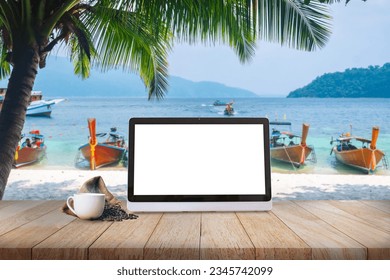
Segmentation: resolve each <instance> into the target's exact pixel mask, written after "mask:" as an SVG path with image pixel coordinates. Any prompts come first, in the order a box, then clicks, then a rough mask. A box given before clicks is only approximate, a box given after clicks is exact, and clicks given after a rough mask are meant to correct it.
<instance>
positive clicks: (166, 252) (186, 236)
mask: <svg viewBox="0 0 390 280" xmlns="http://www.w3.org/2000/svg"><path fill="white" fill-rule="evenodd" d="M200 220H201V214H200V213H165V214H164V215H163V216H162V217H161V219H160V222H159V223H158V225H157V227H156V229H155V230H154V232H153V233H152V236H151V237H150V239H149V241H148V242H147V244H146V246H145V250H144V258H145V259H159V260H170V259H176V260H182V259H199V243H200V234H199V233H200Z"/></svg>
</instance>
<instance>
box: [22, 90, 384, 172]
mask: <svg viewBox="0 0 390 280" xmlns="http://www.w3.org/2000/svg"><path fill="white" fill-rule="evenodd" d="M56 98H61V97H60V96H59V97H56ZM214 101H215V99H198V98H197V99H188V98H183V99H172V98H166V99H163V100H152V101H148V100H147V99H146V98H127V97H111V96H109V95H107V96H106V97H104V98H103V97H69V98H68V99H66V100H65V101H64V102H61V103H59V104H56V105H55V107H54V109H53V112H52V115H51V117H27V118H26V122H25V125H24V129H23V132H24V133H28V132H29V131H31V130H40V132H41V134H43V135H44V136H45V143H46V146H47V152H46V157H45V158H44V159H43V160H42V161H41V162H40V163H38V164H35V165H31V166H28V167H23V168H26V169H76V168H80V166H78V167H76V165H75V160H76V157H77V154H78V148H79V147H80V146H81V145H83V144H85V143H87V142H88V134H89V131H88V125H87V119H88V118H96V122H97V128H96V130H97V132H108V131H109V130H110V128H111V127H116V128H117V130H118V132H122V133H123V134H124V135H125V136H126V140H127V139H128V122H129V119H130V118H132V117H221V118H236V117H267V118H269V119H270V121H276V120H277V121H288V122H291V123H292V126H291V131H292V132H293V133H295V134H298V135H300V133H301V128H302V124H303V123H308V124H309V125H310V129H309V135H308V139H307V143H308V144H309V145H313V146H314V148H315V153H316V158H317V162H316V163H312V162H308V163H307V164H306V165H305V166H303V167H301V168H299V169H297V168H295V167H293V166H291V165H290V164H283V163H278V162H272V171H273V172H281V173H311V174H360V171H358V170H355V169H353V168H349V167H346V166H345V165H343V164H341V163H338V162H337V161H336V160H335V158H334V155H331V154H330V151H331V148H332V145H331V143H330V141H331V139H332V137H333V138H336V137H338V136H339V135H341V134H342V133H346V132H352V134H353V135H356V136H361V137H365V138H369V139H370V138H371V130H372V127H373V126H379V128H380V133H379V139H378V142H377V148H378V149H381V150H382V151H384V152H385V153H386V154H387V157H389V156H390V100H389V99H377V98H376V99H367V98H362V99H345V98H337V99H331V98H326V99H320V98H303V99H301V98H298V99H294V98H293V99H290V98H237V99H234V110H235V115H234V116H225V115H224V114H223V110H224V107H223V106H221V107H216V106H213V102H214ZM222 101H231V100H222ZM286 129H287V128H286ZM156 141H158V139H157V140H156ZM389 160H390V159H389ZM113 168H114V169H118V170H122V169H123V170H126V167H125V166H123V165H122V164H118V165H117V166H111V167H109V169H113ZM376 174H381V175H390V171H389V170H386V169H384V167H383V166H380V167H379V168H378V170H377V172H376Z"/></svg>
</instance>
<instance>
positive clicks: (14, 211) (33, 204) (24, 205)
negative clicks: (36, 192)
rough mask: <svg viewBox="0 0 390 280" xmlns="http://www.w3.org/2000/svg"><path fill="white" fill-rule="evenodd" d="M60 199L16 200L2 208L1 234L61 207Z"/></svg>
mask: <svg viewBox="0 0 390 280" xmlns="http://www.w3.org/2000/svg"><path fill="white" fill-rule="evenodd" d="M60 205H61V204H60V202H59V201H47V202H44V201H38V200H28V201H15V202H14V203H12V204H11V205H9V206H7V207H4V208H2V209H0V236H1V235H2V234H5V233H7V232H9V231H11V230H13V229H15V228H18V227H20V226H22V225H24V224H26V223H28V222H30V221H33V220H35V219H37V218H39V217H41V216H43V215H44V214H46V213H48V212H50V211H53V210H54V209H56V208H59V207H60Z"/></svg>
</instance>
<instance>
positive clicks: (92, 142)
mask: <svg viewBox="0 0 390 280" xmlns="http://www.w3.org/2000/svg"><path fill="white" fill-rule="evenodd" d="M88 128H89V135H90V137H89V146H90V149H91V159H90V165H91V170H95V169H96V159H95V147H96V144H97V140H96V119H95V118H89V119H88Z"/></svg>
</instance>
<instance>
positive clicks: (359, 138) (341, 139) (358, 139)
mask: <svg viewBox="0 0 390 280" xmlns="http://www.w3.org/2000/svg"><path fill="white" fill-rule="evenodd" d="M351 140H357V141H360V142H364V143H371V140H369V139H367V138H363V137H357V136H348V137H339V138H337V141H340V142H347V141H351Z"/></svg>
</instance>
